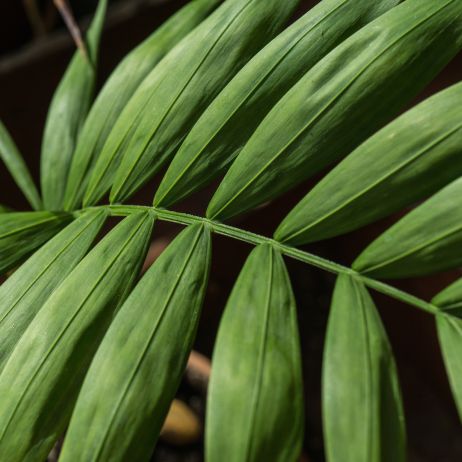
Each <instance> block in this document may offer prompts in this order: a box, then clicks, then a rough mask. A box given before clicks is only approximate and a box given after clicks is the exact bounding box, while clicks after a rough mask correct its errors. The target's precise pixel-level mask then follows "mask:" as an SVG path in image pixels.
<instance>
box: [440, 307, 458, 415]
mask: <svg viewBox="0 0 462 462" xmlns="http://www.w3.org/2000/svg"><path fill="white" fill-rule="evenodd" d="M436 327H437V330H438V339H439V342H440V348H441V352H442V354H443V359H444V364H445V366H446V372H447V374H448V378H449V384H450V386H451V390H452V394H453V396H454V400H455V402H456V405H457V409H458V411H459V416H460V419H461V420H462V361H461V360H460V358H461V357H462V319H459V318H456V317H453V316H447V315H442V314H441V315H437V316H436Z"/></svg>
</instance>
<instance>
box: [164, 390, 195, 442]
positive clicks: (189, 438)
mask: <svg viewBox="0 0 462 462" xmlns="http://www.w3.org/2000/svg"><path fill="white" fill-rule="evenodd" d="M201 435H202V425H201V423H200V421H199V418H198V417H197V415H196V414H195V413H194V412H193V411H192V410H191V409H190V408H189V407H188V406H187V405H186V404H185V403H184V402H182V401H179V400H177V399H174V400H173V402H172V404H171V406H170V410H169V412H168V415H167V418H166V419H165V422H164V426H163V427H162V431H161V433H160V437H161V438H162V439H163V440H164V441H166V442H168V443H171V444H175V445H178V446H183V445H186V444H191V443H194V442H196V441H198V440H199V438H200V437H201Z"/></svg>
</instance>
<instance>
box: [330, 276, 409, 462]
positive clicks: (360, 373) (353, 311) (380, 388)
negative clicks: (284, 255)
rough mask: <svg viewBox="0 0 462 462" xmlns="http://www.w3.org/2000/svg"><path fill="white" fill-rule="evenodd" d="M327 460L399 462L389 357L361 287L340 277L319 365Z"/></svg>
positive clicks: (400, 426) (400, 434) (400, 442)
mask: <svg viewBox="0 0 462 462" xmlns="http://www.w3.org/2000/svg"><path fill="white" fill-rule="evenodd" d="M322 382H323V384H322V388H323V420H324V438H325V446H326V453H327V460H328V461H329V462H344V461H347V460H351V461H353V460H354V461H355V462H390V461H393V462H400V461H402V462H404V461H405V460H406V448H405V426H404V415H403V407H402V402H401V392H400V388H399V383H398V376H397V371H396V365H395V361H394V358H393V353H392V350H391V347H390V344H389V341H388V338H387V335H386V332H385V330H384V328H383V325H382V322H381V320H380V317H379V315H378V313H377V310H376V308H375V306H374V303H373V301H372V299H371V298H370V296H369V294H368V292H367V290H366V289H365V287H364V286H363V285H362V284H360V283H358V282H355V281H353V280H352V279H351V278H349V277H348V276H340V277H339V279H338V281H337V285H336V287H335V292H334V297H333V300H332V307H331V313H330V316H329V323H328V328H327V337H326V344H325V349H324V364H323V378H322Z"/></svg>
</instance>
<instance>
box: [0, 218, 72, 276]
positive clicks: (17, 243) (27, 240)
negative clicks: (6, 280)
mask: <svg viewBox="0 0 462 462" xmlns="http://www.w3.org/2000/svg"><path fill="white" fill-rule="evenodd" d="M71 220H72V216H71V215H68V214H65V213H52V212H13V213H2V214H1V215H0V274H2V273H4V272H6V271H8V270H10V269H11V268H13V267H14V266H15V265H16V264H18V263H19V262H21V261H22V260H23V259H24V258H26V257H27V256H28V255H30V254H31V253H32V252H33V251H34V250H35V249H36V248H38V247H40V246H41V245H42V244H43V243H44V242H47V241H48V240H49V239H51V238H52V237H53V236H54V235H55V234H56V233H57V232H58V231H60V230H61V228H64V226H66V224H67V223H69V222H70V221H71Z"/></svg>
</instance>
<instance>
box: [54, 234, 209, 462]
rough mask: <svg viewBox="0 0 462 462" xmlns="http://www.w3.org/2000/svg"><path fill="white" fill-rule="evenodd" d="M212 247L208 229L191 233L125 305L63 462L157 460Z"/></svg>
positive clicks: (80, 405) (85, 393)
mask: <svg viewBox="0 0 462 462" xmlns="http://www.w3.org/2000/svg"><path fill="white" fill-rule="evenodd" d="M210 246H211V242H210V232H209V231H208V229H205V228H204V227H201V226H197V225H196V226H194V227H190V228H187V229H186V230H185V231H183V232H182V233H181V234H180V235H179V236H178V237H177V238H176V239H175V240H174V241H173V242H172V243H171V244H170V245H169V246H168V248H167V249H166V250H165V251H164V252H163V253H162V254H161V256H160V257H159V259H158V260H156V261H155V263H154V265H153V266H152V267H151V268H150V269H149V271H148V272H147V273H146V275H145V276H144V277H143V278H142V279H141V281H140V282H139V283H138V285H137V286H136V288H135V289H134V290H133V292H132V294H131V295H130V297H129V298H128V299H127V301H126V302H125V304H124V305H123V306H122V308H121V309H120V311H119V312H118V314H117V316H116V318H115V320H114V322H113V323H112V325H111V327H110V328H109V330H108V332H107V335H106V336H105V338H104V340H103V342H102V344H101V347H100V348H99V350H98V352H97V354H96V356H95V359H94V360H93V362H92V365H91V368H90V370H89V372H88V374H87V377H86V379H85V382H84V385H83V387H82V390H81V392H80V396H79V399H78V401H77V405H76V408H75V410H74V413H73V416H72V419H71V424H70V427H69V430H68V432H67V435H66V439H65V443H64V448H63V452H62V455H61V461H62V462H65V461H72V462H78V461H82V462H83V461H85V462H86V461H89V460H92V461H95V462H96V461H108V460H110V461H113V462H116V461H120V462H124V461H127V460H136V461H148V460H150V456H151V453H152V450H153V448H154V444H155V441H156V438H157V436H158V434H159V433H160V430H161V428H162V424H163V422H164V420H165V417H166V415H167V412H168V409H169V407H170V403H171V401H172V399H173V397H174V395H175V392H176V390H177V388H178V385H179V382H180V380H181V377H182V374H183V372H184V369H185V365H186V361H187V359H188V356H189V353H190V350H191V348H192V342H193V340H194V337H195V333H196V328H197V324H198V322H199V315H200V311H201V305H202V301H203V298H204V295H205V290H206V284H207V279H208V272H209V264H210V252H211V247H210ZM89 428H91V429H92V431H91V432H90V433H89V432H88V429H89ZM82 442H83V444H82Z"/></svg>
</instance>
